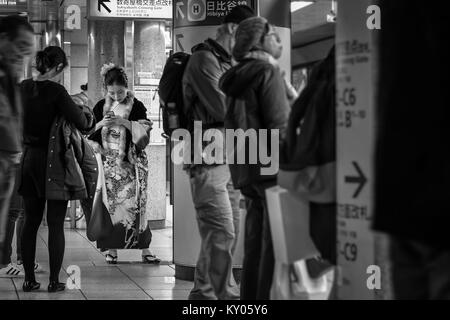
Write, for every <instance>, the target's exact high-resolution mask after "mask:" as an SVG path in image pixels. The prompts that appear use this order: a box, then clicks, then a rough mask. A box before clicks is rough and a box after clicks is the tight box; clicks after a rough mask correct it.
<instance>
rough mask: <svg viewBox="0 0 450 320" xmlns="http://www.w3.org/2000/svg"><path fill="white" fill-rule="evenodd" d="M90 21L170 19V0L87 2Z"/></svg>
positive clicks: (106, 0)
mask: <svg viewBox="0 0 450 320" xmlns="http://www.w3.org/2000/svg"><path fill="white" fill-rule="evenodd" d="M88 1H89V13H88V17H89V18H90V19H172V0H88Z"/></svg>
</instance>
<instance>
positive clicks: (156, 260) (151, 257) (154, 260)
mask: <svg viewBox="0 0 450 320" xmlns="http://www.w3.org/2000/svg"><path fill="white" fill-rule="evenodd" d="M142 262H143V263H150V264H159V263H160V262H161V259H159V258H157V257H156V256H155V255H153V254H147V255H145V256H142Z"/></svg>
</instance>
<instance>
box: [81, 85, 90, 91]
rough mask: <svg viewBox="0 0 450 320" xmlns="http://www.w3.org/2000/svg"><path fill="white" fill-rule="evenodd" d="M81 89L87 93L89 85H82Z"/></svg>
mask: <svg viewBox="0 0 450 320" xmlns="http://www.w3.org/2000/svg"><path fill="white" fill-rule="evenodd" d="M80 89H81V90H83V91H87V89H88V84H87V83H86V84H82V85H81V86H80Z"/></svg>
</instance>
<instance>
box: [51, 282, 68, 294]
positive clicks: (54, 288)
mask: <svg viewBox="0 0 450 320" xmlns="http://www.w3.org/2000/svg"><path fill="white" fill-rule="evenodd" d="M65 289H66V284H65V283H61V282H58V281H51V282H50V284H49V285H48V292H58V291H64V290H65Z"/></svg>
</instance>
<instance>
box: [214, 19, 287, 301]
mask: <svg viewBox="0 0 450 320" xmlns="http://www.w3.org/2000/svg"><path fill="white" fill-rule="evenodd" d="M281 50H282V46H281V40H280V38H279V36H278V34H277V33H276V31H275V29H274V27H273V26H271V25H269V23H268V22H267V20H266V19H264V18H261V17H253V18H249V19H246V20H244V21H243V22H241V24H240V25H239V27H238V30H237V32H236V45H235V47H234V50H233V57H234V58H235V59H236V60H237V61H238V62H239V64H238V65H237V66H235V67H233V68H231V69H230V70H229V71H227V72H226V73H225V75H224V76H223V77H222V79H221V80H220V88H221V89H222V90H223V92H225V94H226V95H227V115H226V118H225V127H226V128H227V129H234V130H235V131H237V130H243V131H244V132H247V133H249V134H250V135H251V132H261V131H260V129H266V133H267V140H266V142H264V140H262V138H261V135H260V134H259V135H257V136H256V137H255V139H254V140H253V142H249V141H247V142H246V143H245V150H244V152H245V160H246V161H245V163H240V161H239V160H238V159H234V160H235V161H234V163H233V164H231V163H230V170H231V175H232V178H233V183H234V186H235V187H236V188H239V189H240V190H241V192H242V194H244V195H245V198H246V200H247V218H246V225H245V235H244V239H245V240H244V241H245V243H244V254H245V255H244V264H243V274H242V282H241V299H245V300H255V299H258V300H268V299H269V298H270V290H271V286H272V279H273V271H274V253H273V246H272V237H271V233H270V225H269V216H268V212H267V205H266V196H265V190H266V189H267V188H269V187H272V186H274V185H275V184H276V174H277V172H278V167H277V166H276V163H274V162H275V161H276V162H278V160H277V159H276V157H274V156H277V155H276V153H277V151H276V149H275V148H278V147H279V144H280V141H281V140H282V139H284V136H285V132H286V127H287V121H288V115H289V110H290V106H289V101H288V95H287V93H286V86H285V82H284V80H283V77H282V72H281V70H280V68H279V65H278V62H277V60H276V58H278V57H279V56H280V55H281ZM273 133H279V139H275V141H274V139H272V137H273V136H272V134H273ZM255 135H256V133H255ZM275 137H277V136H276V135H275ZM227 138H228V137H227ZM277 138H278V137H277ZM248 140H252V138H249V139H248ZM230 144H232V145H234V154H237V157H238V158H239V156H242V154H241V153H242V152H243V151H242V149H240V145H239V142H237V143H236V144H235V143H234V142H233V141H230V140H229V139H228V140H227V149H228V146H229V145H230ZM255 146H258V149H259V150H257V151H256V154H259V155H261V154H264V152H266V154H267V155H269V154H270V155H271V156H272V161H271V163H269V164H266V163H262V162H261V161H259V160H260V159H258V161H256V163H252V162H254V161H250V159H251V158H252V153H253V154H254V153H255V149H254V147H255ZM252 149H253V152H252ZM227 153H228V152H227Z"/></svg>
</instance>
